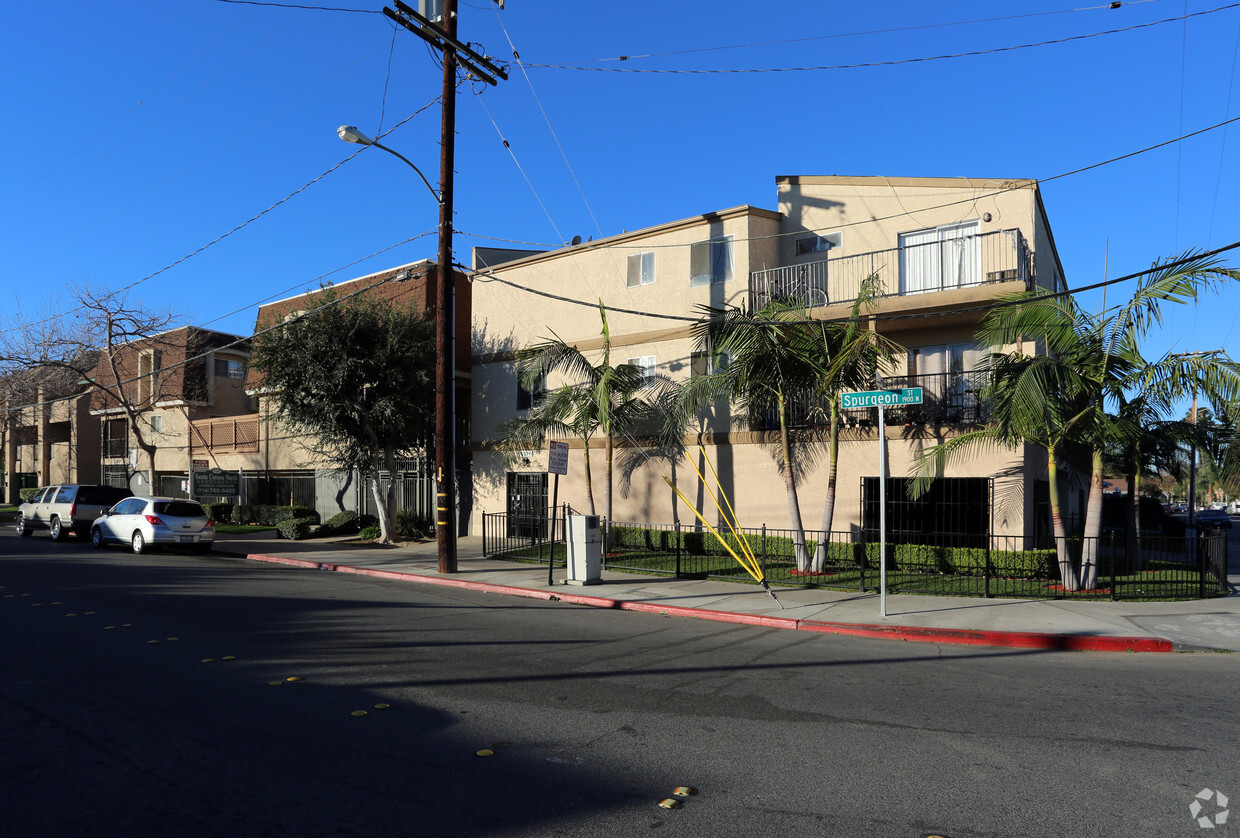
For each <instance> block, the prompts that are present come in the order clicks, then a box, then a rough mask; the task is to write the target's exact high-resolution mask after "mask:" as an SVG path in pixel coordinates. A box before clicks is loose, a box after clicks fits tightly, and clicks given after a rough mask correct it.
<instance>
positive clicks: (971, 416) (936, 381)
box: [750, 372, 989, 431]
mask: <svg viewBox="0 0 1240 838" xmlns="http://www.w3.org/2000/svg"><path fill="white" fill-rule="evenodd" d="M986 383H987V374H985V373H981V372H947V373H935V374H933V375H901V376H887V377H884V378H883V384H882V389H884V390H901V389H904V388H906V387H920V388H921V391H922V403H921V404H919V405H909V406H907V407H888V408H885V409H884V411H883V419H884V420H885V421H886V423H887V424H888V425H981V424H984V423H985V422H986V420H987V418H988V417H989V411H988V409H987V404H986V402H985V400H984V399H983V398H982V393H983V390H984V388H985V386H986ZM874 389H879V388H878V387H875V388H874ZM829 417H830V413H829V412H828V405H827V404H825V403H824V402H822V401H820V400H803V401H799V402H796V403H794V404H793V405H791V407H790V409H789V416H788V426H789V427H790V428H826V427H827V426H828V423H829V421H830V419H829ZM840 424H841V425H851V426H854V427H874V426H877V424H878V408H876V407H862V408H851V409H847V410H841V411H840ZM750 427H751V428H752V429H753V430H755V431H777V430H779V417H778V416H776V415H775V411H773V410H771V411H767V412H765V413H761V414H755V415H752V416H751V417H750Z"/></svg>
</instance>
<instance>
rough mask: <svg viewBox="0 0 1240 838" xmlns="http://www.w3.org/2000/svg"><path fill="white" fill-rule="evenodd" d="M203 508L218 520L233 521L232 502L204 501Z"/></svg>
mask: <svg viewBox="0 0 1240 838" xmlns="http://www.w3.org/2000/svg"><path fill="white" fill-rule="evenodd" d="M202 508H203V509H205V510H207V514H208V515H210V516H211V517H212V518H214V519H215V520H216V521H231V520H232V516H233V505H232V504H231V503H204V504H203V505H202Z"/></svg>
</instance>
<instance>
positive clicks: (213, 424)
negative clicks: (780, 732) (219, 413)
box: [190, 414, 258, 454]
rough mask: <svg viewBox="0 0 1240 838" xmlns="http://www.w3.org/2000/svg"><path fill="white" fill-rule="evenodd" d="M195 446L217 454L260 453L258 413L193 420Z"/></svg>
mask: <svg viewBox="0 0 1240 838" xmlns="http://www.w3.org/2000/svg"><path fill="white" fill-rule="evenodd" d="M190 424H191V428H192V430H193V439H194V447H195V448H199V447H202V448H206V449H208V450H209V451H213V452H215V453H217V454H256V453H258V415H257V414H254V415H251V416H228V417H225V418H223V419H201V420H199V421H197V422H192V423H190Z"/></svg>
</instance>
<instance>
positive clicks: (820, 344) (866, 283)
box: [810, 274, 904, 573]
mask: <svg viewBox="0 0 1240 838" xmlns="http://www.w3.org/2000/svg"><path fill="white" fill-rule="evenodd" d="M880 290H881V286H880V285H879V281H878V275H877V274H872V275H870V276H869V277H867V278H866V279H865V280H863V281H862V283H861V287H860V290H859V291H858V294H857V298H856V299H855V300H853V304H852V308H851V309H850V311H849V313H848V319H847V320H844V321H838V320H837V321H823V322H822V323H821V324H814V325H813V326H812V327H810V331H811V333H812V336H813V341H814V352H815V354H816V356H817V358H818V361H819V362H820V364H821V365H822V366H823V370H822V372H821V375H820V378H819V379H818V387H817V391H816V395H817V396H818V399H819V404H820V405H823V406H825V409H826V410H827V413H828V439H827V492H826V497H825V498H824V501H823V506H822V526H821V527H820V528H819V529H820V530H821V532H820V536H819V539H818V547H817V549H816V550H815V551H814V560H813V564H812V565H811V566H810V570H811V572H815V573H817V572H821V571H822V570H824V569H825V568H826V563H827V542H828V541H829V539H830V533H831V525H832V523H833V520H834V517H835V491H836V482H837V476H838V473H839V462H838V461H839V453H840V395H841V394H842V393H843V392H844V391H846V390H856V389H863V388H867V387H871V386H873V385H874V383H875V382H876V381H877V373H879V372H884V371H885V368H887V367H888V366H889V365H890V363H891V361H892V360H893V359H894V358H895V356H896V355H897V354H899V353H901V352H903V351H904V348H903V347H902V346H900V345H899V344H897V343H896V342H894V341H892V340H890V339H889V338H885V337H883V336H882V335H880V334H879V333H878V332H876V331H874V330H872V329H869V328H867V327H866V323H865V321H864V319H863V318H862V311H863V310H866V311H869V310H872V309H873V308H874V307H875V306H876V305H877V303H878V297H879V292H880Z"/></svg>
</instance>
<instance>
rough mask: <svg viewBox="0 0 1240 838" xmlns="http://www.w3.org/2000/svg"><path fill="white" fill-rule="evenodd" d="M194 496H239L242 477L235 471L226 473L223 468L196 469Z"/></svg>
mask: <svg viewBox="0 0 1240 838" xmlns="http://www.w3.org/2000/svg"><path fill="white" fill-rule="evenodd" d="M194 494H195V495H223V496H224V497H230V496H234V495H239V494H241V477H240V475H238V474H237V472H235V471H224V469H222V468H209V469H194Z"/></svg>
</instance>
